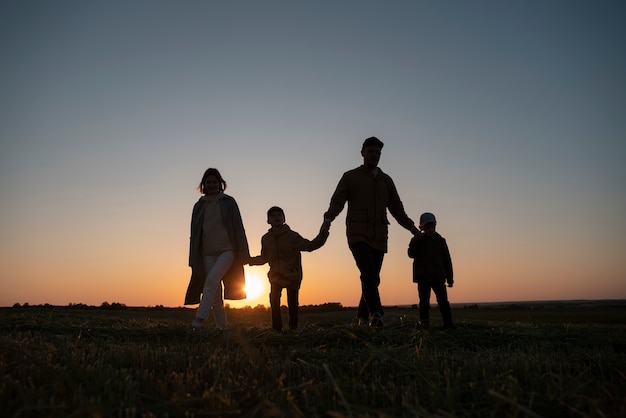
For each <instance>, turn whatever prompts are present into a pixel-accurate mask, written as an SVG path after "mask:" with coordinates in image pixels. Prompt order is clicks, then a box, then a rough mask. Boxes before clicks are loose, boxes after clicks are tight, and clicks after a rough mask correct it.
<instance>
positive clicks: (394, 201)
mask: <svg viewBox="0 0 626 418" xmlns="http://www.w3.org/2000/svg"><path fill="white" fill-rule="evenodd" d="M387 188H388V191H389V200H388V204H387V208H388V209H389V213H391V216H393V217H394V219H395V220H396V221H397V222H398V224H400V226H402V227H403V228H406V229H408V230H409V231H411V233H412V234H413V235H418V234H419V233H420V231H419V229H418V228H417V227H416V226H415V222H413V220H412V219H411V218H409V215H407V214H406V211H405V210H404V205H403V204H402V200H400V195H399V194H398V190H397V189H396V185H395V184H394V183H393V180H392V179H391V177H389V176H387Z"/></svg>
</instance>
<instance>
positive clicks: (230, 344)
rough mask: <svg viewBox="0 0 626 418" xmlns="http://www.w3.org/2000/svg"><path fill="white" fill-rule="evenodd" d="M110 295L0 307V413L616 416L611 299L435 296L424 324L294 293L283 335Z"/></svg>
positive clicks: (619, 332)
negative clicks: (295, 308)
mask: <svg viewBox="0 0 626 418" xmlns="http://www.w3.org/2000/svg"><path fill="white" fill-rule="evenodd" d="M113 308H115V306H113ZM117 308H119V309H112V307H108V309H106V308H105V307H98V308H95V307H86V306H70V307H53V306H29V307H22V306H16V307H12V308H0V313H1V318H0V328H1V334H0V399H1V400H0V415H1V416H6V417H123V418H132V417H239V416H243V417H248V416H250V417H299V416H302V417H334V418H339V417H417V416H420V417H422V416H423V417H503V416H511V417H539V416H542V417H556V416H558V417H562V416H571V417H586V416H590V417H619V416H621V417H624V416H626V330H625V329H626V327H625V326H624V325H625V324H626V305H624V304H623V303H616V304H613V305H612V304H604V305H593V306H587V305H579V304H576V305H561V304H555V305H554V306H552V305H537V306H525V305H502V306H494V307H482V306H481V307H478V306H474V307H466V308H457V309H454V310H453V317H454V319H455V322H456V324H457V326H458V327H457V329H455V330H450V331H444V330H442V329H440V328H438V327H437V325H438V324H440V320H439V317H438V314H437V311H436V310H433V313H432V315H433V318H432V320H433V322H434V323H433V327H432V328H431V329H430V330H424V329H421V328H420V326H419V323H418V321H417V311H416V310H415V309H409V308H387V309H386V319H387V325H386V326H385V328H384V329H382V330H372V329H369V328H368V327H363V326H358V325H356V324H355V323H354V322H353V317H354V315H355V310H354V309H348V308H343V309H338V308H337V307H335V308H334V309H331V308H329V307H324V306H322V307H304V308H303V309H302V312H301V329H300V330H299V331H298V332H297V333H290V334H285V335H282V334H278V333H276V332H274V331H272V330H271V329H269V312H268V311H267V310H265V309H262V308H254V309H236V310H234V309H233V310H228V315H229V320H230V322H231V329H230V330H229V331H226V332H221V331H218V330H216V329H214V328H212V327H211V325H209V326H207V327H206V328H205V329H202V330H199V331H193V330H191V329H190V327H189V324H190V323H191V320H192V319H193V317H194V313H195V311H194V310H192V309H183V308H179V309H166V308H126V307H124V306H118V307H117ZM209 322H210V321H209Z"/></svg>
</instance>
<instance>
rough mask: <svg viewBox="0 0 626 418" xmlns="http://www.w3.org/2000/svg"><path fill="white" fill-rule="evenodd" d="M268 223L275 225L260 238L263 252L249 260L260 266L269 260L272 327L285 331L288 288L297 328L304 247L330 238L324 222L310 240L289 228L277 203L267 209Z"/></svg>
mask: <svg viewBox="0 0 626 418" xmlns="http://www.w3.org/2000/svg"><path fill="white" fill-rule="evenodd" d="M267 223H268V224H270V225H271V226H272V227H271V228H270V229H269V231H268V232H267V233H266V234H265V235H263V237H262V238H261V255H259V256H256V257H251V258H250V261H249V262H248V264H249V265H251V266H260V265H262V264H265V263H269V265H270V270H269V272H268V273H267V276H268V277H269V280H270V306H271V311H272V328H274V329H275V330H276V331H278V332H283V321H282V318H281V314H280V297H281V293H282V291H283V289H287V304H288V306H289V328H290V329H292V330H295V329H296V328H297V327H298V293H299V291H300V284H301V283H302V256H301V251H314V250H317V249H318V248H320V247H321V246H322V245H324V243H326V239H328V227H326V226H325V225H322V227H321V228H320V232H319V234H318V235H317V236H316V237H315V238H314V239H313V240H311V241H309V240H308V239H305V238H302V236H300V234H298V233H297V232H295V231H292V230H291V229H290V228H289V225H287V224H286V223H285V212H283V210H282V209H281V208H279V207H278V206H273V207H271V208H270V209H269V210H268V211H267Z"/></svg>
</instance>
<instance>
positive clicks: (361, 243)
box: [185, 137, 454, 332]
mask: <svg viewBox="0 0 626 418" xmlns="http://www.w3.org/2000/svg"><path fill="white" fill-rule="evenodd" d="M383 146H384V144H383V142H382V141H381V140H380V139H378V138H376V137H369V138H367V139H366V140H365V141H364V142H363V144H362V146H361V157H362V158H363V163H362V164H361V165H360V166H358V167H356V168H354V169H351V170H348V171H346V172H345V173H343V175H342V176H341V178H340V179H339V182H338V183H337V187H336V188H335V191H334V193H333V194H332V196H331V198H330V203H329V206H328V209H327V210H326V212H325V213H324V214H323V221H322V225H321V227H320V231H319V233H318V235H317V236H316V237H315V238H313V239H312V240H308V239H306V238H303V237H302V236H301V235H300V234H298V233H297V232H295V231H293V230H291V228H290V227H289V226H288V225H287V224H286V223H285V213H284V211H283V210H282V209H281V208H280V207H278V206H273V207H271V208H270V209H269V210H268V211H267V223H268V224H269V225H270V226H271V228H270V229H269V230H268V232H267V233H266V234H264V235H263V237H262V238H261V254H260V255H258V256H255V257H251V256H250V252H249V248H248V240H247V237H246V233H245V229H244V226H243V221H242V219H241V213H240V211H239V207H238V205H237V202H236V201H235V199H234V198H233V197H232V196H230V195H227V194H225V193H224V191H225V190H226V181H225V180H224V179H223V178H222V176H221V174H220V172H219V171H218V170H217V169H215V168H209V169H207V170H206V171H205V172H204V175H203V176H202V180H201V181H200V184H199V185H198V191H199V192H200V193H201V194H202V197H201V198H200V199H199V200H198V202H196V204H195V205H194V207H193V210H192V215H191V236H190V245H189V266H190V267H191V271H192V274H191V279H190V281H189V286H188V288H187V293H186V296H185V305H195V304H199V306H198V309H197V312H196V317H195V319H194V320H193V322H192V327H193V328H200V327H202V326H203V323H204V321H205V320H206V319H207V317H208V316H209V314H210V312H211V311H213V316H214V319H215V323H216V326H217V328H218V329H226V328H227V327H228V320H227V318H226V313H225V310H224V299H230V300H240V299H245V298H246V294H245V290H244V286H245V277H244V269H243V266H244V265H245V264H249V265H251V266H252V265H262V264H265V263H268V264H269V272H268V278H269V281H270V307H271V317H272V328H273V329H274V330H276V331H278V332H283V325H282V318H281V312H280V299H281V294H282V290H283V289H286V293H287V303H288V312H289V322H288V324H289V328H290V329H291V330H295V329H297V327H298V308H299V289H300V284H301V282H302V276H303V272H302V261H301V252H302V251H314V250H317V249H319V248H321V247H322V246H323V245H324V244H325V243H326V240H327V238H328V236H329V231H330V226H331V223H332V222H333V221H334V220H335V218H336V217H337V216H338V215H339V214H340V213H341V212H342V211H343V209H344V207H345V206H346V203H347V206H348V208H347V214H346V237H347V241H348V247H349V249H350V252H351V253H352V256H353V258H354V261H355V263H356V266H357V268H358V269H359V272H360V282H361V294H360V301H359V306H358V309H357V321H358V324H359V325H362V324H367V325H369V326H370V327H374V328H380V327H383V326H384V323H385V321H384V310H383V306H382V303H381V300H380V293H379V290H378V288H379V285H380V280H381V279H380V271H381V268H382V265H383V259H384V256H385V253H387V250H388V247H387V241H388V225H389V220H388V217H387V213H390V214H391V216H393V218H394V219H395V220H396V221H397V223H398V224H399V225H400V226H402V227H404V228H405V229H407V230H408V231H410V232H411V233H412V234H413V238H412V239H411V241H410V244H409V250H408V255H409V257H411V258H413V281H414V282H416V283H417V284H418V295H419V306H420V321H421V323H422V324H423V325H424V326H425V327H427V326H428V325H429V315H428V311H429V309H430V301H429V299H430V292H431V289H432V290H433V291H434V293H435V295H436V297H437V302H438V305H439V308H440V310H441V313H442V318H443V319H444V327H446V328H452V327H453V326H454V325H453V323H452V317H451V313H450V304H449V302H448V299H447V292H446V288H445V283H446V282H447V283H448V286H450V287H452V283H453V276H452V261H451V258H450V253H449V251H448V247H447V244H446V241H445V239H443V238H442V237H441V235H439V234H438V233H437V232H435V225H436V221H435V217H434V215H432V214H431V213H424V214H422V216H421V217H420V227H419V228H418V227H417V226H416V225H415V222H414V221H413V220H412V219H411V218H410V217H409V216H408V215H407V213H406V211H405V209H404V205H403V203H402V200H401V199H400V196H399V194H398V191H397V189H396V186H395V184H394V182H393V180H392V178H391V177H390V176H389V175H388V174H386V173H384V172H383V171H382V170H381V169H380V167H378V163H379V161H380V157H381V154H382V149H383ZM222 286H223V287H222Z"/></svg>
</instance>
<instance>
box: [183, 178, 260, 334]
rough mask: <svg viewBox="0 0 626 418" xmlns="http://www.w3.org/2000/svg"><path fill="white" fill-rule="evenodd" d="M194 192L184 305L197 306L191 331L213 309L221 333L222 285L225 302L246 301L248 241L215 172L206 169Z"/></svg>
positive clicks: (223, 319)
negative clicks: (198, 198) (189, 270)
mask: <svg viewBox="0 0 626 418" xmlns="http://www.w3.org/2000/svg"><path fill="white" fill-rule="evenodd" d="M198 190H199V191H200V193H202V194H203V196H202V197H201V198H200V200H198V202H197V203H196V204H195V205H194V207H193V212H192V214H191V239H190V243H189V266H191V280H190V282H189V287H188V288H187V295H186V296H185V305H194V304H196V303H200V306H198V311H197V313H196V318H195V319H194V321H193V323H192V324H191V326H192V327H194V328H200V327H202V323H203V322H204V320H205V319H206V318H207V317H208V316H209V313H210V311H211V309H213V316H214V317H215V323H216V325H217V327H218V328H219V329H225V328H226V327H227V326H228V321H227V319H226V312H225V311H224V301H223V300H222V281H223V282H224V298H225V299H234V300H239V299H245V298H246V293H245V290H244V285H245V277H244V273H243V265H244V264H246V263H247V262H248V260H249V259H250V252H249V249H248V240H247V239H246V232H245V230H244V228H243V222H242V220H241V214H240V213H239V207H238V206H237V202H235V199H233V198H232V197H231V196H229V195H226V194H224V190H226V182H225V181H224V179H223V178H222V175H221V174H220V172H219V171H217V169H215V168H209V169H207V170H206V171H205V172H204V175H203V176H202V181H201V182H200V184H199V185H198ZM201 294H202V298H200V295H201Z"/></svg>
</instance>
